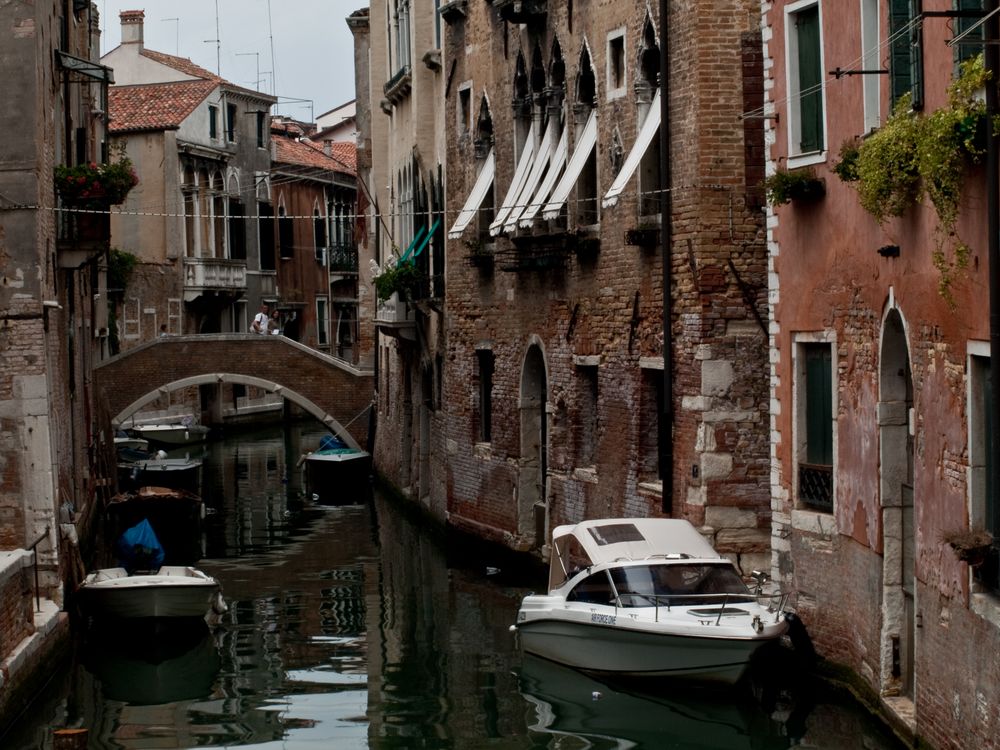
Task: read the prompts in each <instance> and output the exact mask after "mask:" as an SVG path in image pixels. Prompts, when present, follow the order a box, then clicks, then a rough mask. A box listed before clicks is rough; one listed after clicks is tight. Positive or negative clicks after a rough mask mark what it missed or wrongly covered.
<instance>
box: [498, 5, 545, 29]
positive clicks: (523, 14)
mask: <svg viewBox="0 0 1000 750" xmlns="http://www.w3.org/2000/svg"><path fill="white" fill-rule="evenodd" d="M492 2H493V7H494V8H496V10H497V11H498V12H499V13H500V18H502V19H503V20H504V21H506V22H507V23H526V24H531V23H536V24H540V23H544V22H545V16H546V13H547V12H548V3H547V2H546V0H492Z"/></svg>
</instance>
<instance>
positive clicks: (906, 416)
mask: <svg viewBox="0 0 1000 750" xmlns="http://www.w3.org/2000/svg"><path fill="white" fill-rule="evenodd" d="M912 413H913V376H912V372H911V370H910V352H909V346H908V345H907V342H906V329H905V324H904V322H903V317H902V315H900V313H899V310H898V309H896V308H895V306H894V305H892V304H890V309H889V311H888V313H887V314H886V316H885V320H884V322H883V325H882V345H881V352H880V357H879V405H878V424H879V494H880V497H881V502H882V538H883V544H882V547H883V560H882V566H883V568H882V638H881V646H882V659H881V666H882V681H881V682H882V688H883V692H886V693H893V694H897V695H899V696H902V697H907V698H910V699H912V698H913V672H914V669H913V661H914V637H915V632H916V630H915V627H914V622H915V618H916V606H915V596H916V586H915V581H916V571H915V565H914V561H915V555H914V547H915V544H916V537H915V528H914V507H913V505H914V501H913V418H912Z"/></svg>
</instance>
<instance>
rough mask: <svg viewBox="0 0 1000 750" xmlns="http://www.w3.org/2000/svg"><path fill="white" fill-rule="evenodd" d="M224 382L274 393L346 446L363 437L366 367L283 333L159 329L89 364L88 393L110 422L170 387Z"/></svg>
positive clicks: (368, 389)
mask: <svg viewBox="0 0 1000 750" xmlns="http://www.w3.org/2000/svg"><path fill="white" fill-rule="evenodd" d="M227 383H230V384H232V383H238V384H243V385H251V386H255V387H257V388H262V389H264V390H266V391H269V392H271V393H277V394H279V395H280V396H282V397H283V398H286V399H288V400H289V401H291V402H292V403H294V404H296V405H298V406H299V407H301V408H302V409H303V410H304V411H306V412H308V413H309V414H311V415H312V416H314V417H316V419H318V420H319V421H321V422H323V423H324V424H326V425H327V427H328V428H329V429H330V430H331V431H332V432H334V433H336V434H337V435H339V436H340V437H342V438H343V439H344V440H345V441H346V442H347V443H348V444H350V445H352V446H353V447H364V445H365V443H366V442H367V438H368V414H367V410H368V408H369V407H370V406H371V404H372V399H373V387H374V383H373V379H372V372H371V371H370V370H361V369H358V368H356V367H352V366H351V365H349V364H348V363H346V362H343V361H341V360H339V359H336V358H334V357H331V356H329V355H327V354H323V353H322V352H319V351H316V350H315V349H310V348H309V347H307V346H303V345H302V344H300V343H298V342H296V341H292V340H291V339H288V338H285V337H284V336H260V335H255V334H240V333H220V334H197V335H190V336H163V337H161V338H158V339H156V340H155V341H150V342H148V343H145V344H141V345H140V346H137V347H136V348H134V349H130V350H129V351H127V352H124V353H123V354H119V355H118V356H116V357H112V358H111V359H109V360H107V361H105V362H102V363H101V364H99V365H98V366H97V367H95V368H94V386H95V392H96V393H97V395H98V398H100V399H101V400H102V401H103V402H104V404H106V406H107V409H108V413H110V414H111V415H112V422H114V423H115V424H120V423H121V422H122V421H124V420H125V419H126V418H127V417H128V416H129V415H131V414H133V413H134V412H136V411H137V410H139V409H141V408H142V407H143V406H145V405H146V404H148V403H150V402H152V401H154V400H155V399H157V398H159V397H160V396H162V395H165V394H167V393H169V392H171V391H175V390H178V389H181V388H188V387H191V386H196V385H197V386H203V385H223V384H227Z"/></svg>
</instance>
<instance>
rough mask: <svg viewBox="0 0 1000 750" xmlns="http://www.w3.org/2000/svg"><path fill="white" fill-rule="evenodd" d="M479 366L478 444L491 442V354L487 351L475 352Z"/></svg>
mask: <svg viewBox="0 0 1000 750" xmlns="http://www.w3.org/2000/svg"><path fill="white" fill-rule="evenodd" d="M476 359H477V364H478V365H479V409H478V413H477V415H478V417H479V442H481V443H489V442H490V441H492V440H493V352H492V351H491V350H489V349H479V350H477V351H476Z"/></svg>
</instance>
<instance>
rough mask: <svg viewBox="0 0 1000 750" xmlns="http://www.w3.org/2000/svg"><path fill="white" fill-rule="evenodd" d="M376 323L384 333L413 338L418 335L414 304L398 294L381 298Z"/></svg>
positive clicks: (376, 311)
mask: <svg viewBox="0 0 1000 750" xmlns="http://www.w3.org/2000/svg"><path fill="white" fill-rule="evenodd" d="M375 325H376V326H378V327H379V328H380V329H382V331H383V332H384V333H388V334H390V335H394V336H399V337H401V338H407V339H413V338H414V337H415V335H416V317H415V315H414V308H413V305H411V304H409V303H408V302H406V301H405V300H401V299H400V298H399V295H398V294H395V293H394V294H393V295H392V296H391V297H389V299H384V300H379V301H378V307H377V308H376V309H375Z"/></svg>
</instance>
